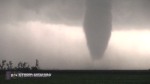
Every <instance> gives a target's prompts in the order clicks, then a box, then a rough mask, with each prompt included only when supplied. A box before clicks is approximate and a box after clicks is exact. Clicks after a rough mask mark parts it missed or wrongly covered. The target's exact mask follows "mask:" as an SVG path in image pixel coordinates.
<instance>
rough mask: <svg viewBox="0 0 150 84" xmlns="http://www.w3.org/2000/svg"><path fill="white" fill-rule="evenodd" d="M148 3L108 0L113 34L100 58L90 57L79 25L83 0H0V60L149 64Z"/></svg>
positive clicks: (68, 65)
mask: <svg viewBox="0 0 150 84" xmlns="http://www.w3.org/2000/svg"><path fill="white" fill-rule="evenodd" d="M95 1H96V0H95ZM99 1H100V0H99ZM149 4H150V1H149V0H112V35H111V37H110V41H109V44H108V47H107V49H106V52H105V54H104V56H103V58H101V59H99V60H96V61H93V60H92V59H91V56H90V54H89V50H88V47H87V44H86V41H87V40H86V37H85V33H84V30H83V22H84V16H85V10H86V3H85V0H0V61H1V60H2V59H6V60H12V61H13V63H18V62H19V61H26V62H28V63H29V64H30V65H34V63H35V59H39V62H40V67H41V68H42V69H104V70H105V69H106V70H108V69H149V68H150V61H149V60H150V52H149V50H150V45H149V43H150V28H149V27H150V25H149V22H150V18H149V16H148V15H149V14H150V11H149V10H148V9H149Z"/></svg>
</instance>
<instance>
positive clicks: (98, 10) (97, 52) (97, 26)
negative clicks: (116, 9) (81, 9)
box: [84, 0, 112, 59]
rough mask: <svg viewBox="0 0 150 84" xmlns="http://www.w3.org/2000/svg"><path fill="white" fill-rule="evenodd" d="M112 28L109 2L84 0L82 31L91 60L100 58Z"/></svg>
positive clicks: (106, 0) (109, 0)
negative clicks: (84, 9)
mask: <svg viewBox="0 0 150 84" xmlns="http://www.w3.org/2000/svg"><path fill="white" fill-rule="evenodd" d="M111 28H112V14H111V0H86V13H85V18H84V31H85V34H86V39H87V45H88V48H89V51H90V54H91V57H92V58H93V59H98V58H101V57H102V56H103V54H104V52H105V50H106V48H107V45H108V42H109V38H110V35H111Z"/></svg>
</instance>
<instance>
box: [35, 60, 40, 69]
mask: <svg viewBox="0 0 150 84" xmlns="http://www.w3.org/2000/svg"><path fill="white" fill-rule="evenodd" d="M35 67H36V68H37V69H39V60H38V59H36V64H35Z"/></svg>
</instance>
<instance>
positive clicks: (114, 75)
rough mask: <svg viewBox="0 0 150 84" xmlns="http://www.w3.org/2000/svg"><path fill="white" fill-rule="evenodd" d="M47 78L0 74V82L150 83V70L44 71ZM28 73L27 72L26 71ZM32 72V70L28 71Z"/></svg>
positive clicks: (16, 83) (28, 83)
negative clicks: (49, 75)
mask: <svg viewBox="0 0 150 84" xmlns="http://www.w3.org/2000/svg"><path fill="white" fill-rule="evenodd" d="M39 72H40V73H51V74H52V76H51V77H49V78H17V79H11V80H5V76H4V74H3V75H0V81H1V83H0V84H150V71H69V70H65V71H46V70H43V71H42V70H40V71H36V72H35V73H39ZM28 73H29V72H28ZM30 73H32V71H31V72H30Z"/></svg>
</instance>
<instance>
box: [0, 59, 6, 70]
mask: <svg viewBox="0 0 150 84" xmlns="http://www.w3.org/2000/svg"><path fill="white" fill-rule="evenodd" d="M5 63H6V60H2V65H1V67H2V69H5Z"/></svg>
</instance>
